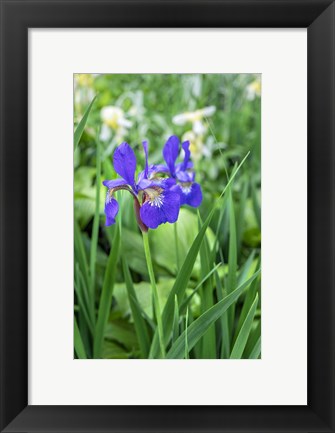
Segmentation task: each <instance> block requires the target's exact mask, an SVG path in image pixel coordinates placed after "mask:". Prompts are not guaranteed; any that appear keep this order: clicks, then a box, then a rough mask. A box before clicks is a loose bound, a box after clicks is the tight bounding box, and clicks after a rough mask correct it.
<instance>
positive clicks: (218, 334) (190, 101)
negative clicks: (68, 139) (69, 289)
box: [74, 74, 261, 359]
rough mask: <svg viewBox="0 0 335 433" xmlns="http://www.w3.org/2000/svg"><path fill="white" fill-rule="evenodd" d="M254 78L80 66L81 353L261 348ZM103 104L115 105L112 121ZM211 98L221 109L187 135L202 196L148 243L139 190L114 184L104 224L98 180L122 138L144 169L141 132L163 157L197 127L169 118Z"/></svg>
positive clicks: (77, 343) (229, 354)
mask: <svg viewBox="0 0 335 433" xmlns="http://www.w3.org/2000/svg"><path fill="white" fill-rule="evenodd" d="M258 80H259V76H257V75H252V74H207V75H203V74H193V75H188V74H185V75H180V74H174V75H170V74H166V75H160V74H152V75H150V74H149V75H146V74H143V75H127V74H123V75H112V74H111V75H98V76H93V75H90V74H82V75H80V76H79V75H78V76H76V77H75V98H74V101H75V106H74V120H75V132H74V296H75V308H74V311H75V313H74V356H75V357H76V358H80V359H87V358H105V359H123V358H142V359H146V358H161V357H166V358H169V359H170V358H174V359H189V358H206V359H209V358H217V359H259V358H260V357H261V272H260V263H261V257H260V247H261V179H260V167H261V143H260V137H261V115H260V114H261V112H260V107H261V106H260V97H259V94H257V93H256V94H250V84H251V83H258V82H259V81H258ZM94 95H98V96H97V97H94ZM106 106H112V107H114V108H113V109H114V110H115V113H116V114H117V115H116V117H114V118H111V119H110V120H109V123H108V122H107V123H106V121H105V120H104V119H103V115H102V111H101V109H102V108H104V107H106ZM206 106H215V107H216V111H215V113H214V114H213V115H212V116H210V117H203V118H202V119H200V121H201V123H202V126H203V128H204V129H203V132H202V133H201V134H200V135H198V136H197V137H196V138H194V137H193V138H192V139H191V152H192V154H191V158H192V160H193V163H194V169H195V172H196V181H197V182H199V183H200V184H201V188H202V191H203V202H202V204H201V206H200V207H199V208H198V209H194V208H191V207H188V206H183V207H182V209H181V210H180V214H179V218H178V221H177V223H175V224H163V225H161V226H159V227H158V228H157V229H156V230H150V231H149V233H148V235H145V236H144V243H143V238H142V234H141V232H140V230H139V228H138V226H137V223H136V220H135V217H134V211H133V200H132V198H131V197H130V195H129V194H127V193H126V192H125V193H124V192H118V193H117V194H118V196H117V199H118V201H119V204H120V211H119V214H118V216H117V224H116V225H114V226H112V227H108V228H107V227H104V213H103V209H104V200H105V194H106V188H105V187H104V186H103V185H102V181H103V180H105V179H114V178H116V177H117V174H116V173H115V171H114V169H113V165H112V154H113V151H114V149H115V147H116V146H117V145H118V144H120V143H121V142H122V141H127V142H129V143H130V144H131V145H132V147H134V149H135V153H136V157H137V163H138V172H139V171H140V170H141V169H142V168H143V167H144V155H143V152H142V150H141V144H140V143H141V141H142V140H144V139H147V140H148V141H149V144H150V163H158V162H161V160H162V156H161V150H162V146H163V145H164V143H165V140H166V138H167V137H168V136H169V135H171V134H175V135H178V136H179V137H180V138H181V139H182V137H183V136H184V138H183V139H190V138H189V137H191V135H190V134H192V133H194V131H193V126H194V125H192V122H186V123H185V124H183V125H182V124H174V123H173V117H174V116H176V115H177V114H180V113H183V112H193V111H195V110H198V109H202V108H204V107H206ZM120 113H121V114H120ZM120 115H121V116H122V120H121V123H120V124H119V123H118V120H117V116H120ZM127 122H128V123H127ZM129 122H131V126H129V125H130V124H129ZM125 125H128V126H125ZM106 131H107V133H106ZM137 174H138V173H137Z"/></svg>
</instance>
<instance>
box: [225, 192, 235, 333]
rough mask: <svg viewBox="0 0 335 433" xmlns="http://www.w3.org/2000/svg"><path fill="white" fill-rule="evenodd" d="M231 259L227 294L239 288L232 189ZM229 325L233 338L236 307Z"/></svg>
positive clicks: (230, 215) (230, 219) (230, 206)
mask: <svg viewBox="0 0 335 433" xmlns="http://www.w3.org/2000/svg"><path fill="white" fill-rule="evenodd" d="M228 201H229V257H228V276H227V293H228V294H229V293H231V292H232V291H233V290H235V288H236V287H237V237H236V221H235V211H234V201H233V195H232V191H231V188H230V189H229V198H228ZM227 314H228V324H229V331H230V337H231V338H232V332H233V326H234V321H235V305H234V304H233V305H232V306H231V308H230V309H229V310H228V313H227Z"/></svg>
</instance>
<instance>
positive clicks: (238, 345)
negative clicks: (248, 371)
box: [230, 295, 258, 359]
mask: <svg viewBox="0 0 335 433" xmlns="http://www.w3.org/2000/svg"><path fill="white" fill-rule="evenodd" d="M257 304H258V295H256V298H255V300H254V302H253V304H252V305H251V308H250V310H249V312H248V314H247V317H246V318H245V321H244V323H243V325H242V327H241V330H240V332H239V334H238V336H237V338H236V341H235V344H234V347H233V349H232V351H231V354H230V359H241V357H242V354H243V351H244V348H245V345H246V344H247V341H248V337H249V334H250V331H251V327H252V322H253V320H254V316H255V312H256V308H257Z"/></svg>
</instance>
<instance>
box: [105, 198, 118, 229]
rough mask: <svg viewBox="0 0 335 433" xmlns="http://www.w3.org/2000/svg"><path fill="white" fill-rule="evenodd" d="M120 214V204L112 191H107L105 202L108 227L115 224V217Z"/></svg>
mask: <svg viewBox="0 0 335 433" xmlns="http://www.w3.org/2000/svg"><path fill="white" fill-rule="evenodd" d="M118 212H119V203H118V202H117V201H116V200H115V198H114V197H112V196H111V194H110V191H107V196H106V202H105V215H106V224H105V225H106V226H110V225H112V224H115V217H116V215H117V214H118Z"/></svg>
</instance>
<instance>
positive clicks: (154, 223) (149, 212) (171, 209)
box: [140, 189, 180, 229]
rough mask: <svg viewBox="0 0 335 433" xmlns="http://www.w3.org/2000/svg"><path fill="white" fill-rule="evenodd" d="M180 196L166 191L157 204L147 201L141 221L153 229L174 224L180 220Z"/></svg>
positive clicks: (143, 207)
mask: <svg viewBox="0 0 335 433" xmlns="http://www.w3.org/2000/svg"><path fill="white" fill-rule="evenodd" d="M179 209H180V196H179V194H178V193H177V192H175V191H172V190H169V189H166V190H163V192H162V193H161V194H160V196H159V200H156V201H155V202H150V201H147V202H145V203H144V204H143V205H142V206H141V210H140V215H141V220H142V221H143V222H144V224H145V225H146V226H148V227H149V228H151V229H156V228H157V227H158V226H159V225H160V224H164V223H167V222H168V223H174V222H176V221H177V219H178V215H179Z"/></svg>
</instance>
